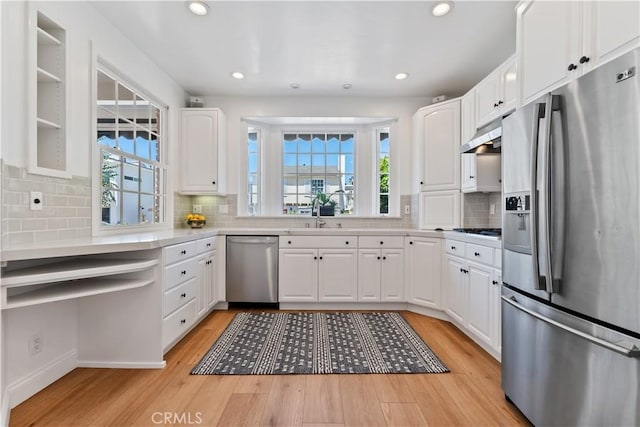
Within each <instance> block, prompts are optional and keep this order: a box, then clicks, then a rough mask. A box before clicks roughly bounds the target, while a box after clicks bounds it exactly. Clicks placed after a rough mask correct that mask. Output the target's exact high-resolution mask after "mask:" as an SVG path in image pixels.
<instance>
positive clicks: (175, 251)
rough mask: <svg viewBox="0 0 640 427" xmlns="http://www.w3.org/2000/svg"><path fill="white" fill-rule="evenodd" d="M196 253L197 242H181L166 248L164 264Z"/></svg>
mask: <svg viewBox="0 0 640 427" xmlns="http://www.w3.org/2000/svg"><path fill="white" fill-rule="evenodd" d="M195 254H196V242H186V243H180V244H179V245H173V246H167V247H166V248H164V265H169V264H173V263H174V262H178V261H181V260H183V259H187V258H189V257H192V256H194V255H195Z"/></svg>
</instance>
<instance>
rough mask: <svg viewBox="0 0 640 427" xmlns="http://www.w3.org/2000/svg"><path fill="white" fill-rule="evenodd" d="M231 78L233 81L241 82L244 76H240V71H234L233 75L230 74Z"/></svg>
mask: <svg viewBox="0 0 640 427" xmlns="http://www.w3.org/2000/svg"><path fill="white" fill-rule="evenodd" d="M231 77H233V78H234V79H238V80H242V79H244V74H242V73H241V72H240V71H234V72H233V73H231Z"/></svg>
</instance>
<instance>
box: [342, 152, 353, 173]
mask: <svg viewBox="0 0 640 427" xmlns="http://www.w3.org/2000/svg"><path fill="white" fill-rule="evenodd" d="M342 162H343V163H342V165H341V166H342V168H343V169H342V171H343V172H346V173H351V174H352V173H353V156H352V155H343V156H342Z"/></svg>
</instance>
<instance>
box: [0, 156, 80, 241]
mask: <svg viewBox="0 0 640 427" xmlns="http://www.w3.org/2000/svg"><path fill="white" fill-rule="evenodd" d="M31 191H39V192H42V195H43V197H42V199H43V200H42V202H43V209H42V210H41V211H32V210H30V208H29V205H30V194H29V193H30V192H31ZM89 236H91V179H90V178H88V177H81V176H73V177H72V178H71V179H63V178H52V177H46V176H41V175H34V174H30V173H27V171H26V169H25V168H20V167H16V166H11V165H7V164H4V163H3V164H2V247H3V248H5V247H8V246H10V245H16V244H21V243H37V242H42V241H49V240H64V239H74V238H78V237H89Z"/></svg>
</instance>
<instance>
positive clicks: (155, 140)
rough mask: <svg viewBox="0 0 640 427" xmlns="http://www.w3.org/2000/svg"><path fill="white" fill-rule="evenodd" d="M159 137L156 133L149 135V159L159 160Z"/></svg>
mask: <svg viewBox="0 0 640 427" xmlns="http://www.w3.org/2000/svg"><path fill="white" fill-rule="evenodd" d="M159 141H160V137H158V136H156V135H153V134H152V135H151V139H150V140H149V144H151V155H150V159H151V160H155V161H156V162H159V161H160V142H159Z"/></svg>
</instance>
